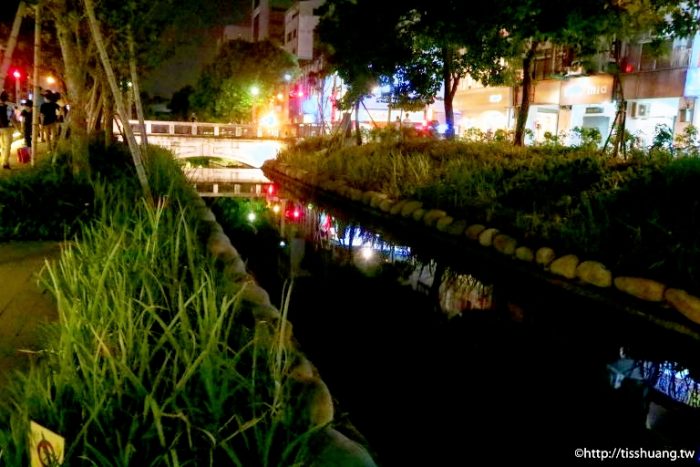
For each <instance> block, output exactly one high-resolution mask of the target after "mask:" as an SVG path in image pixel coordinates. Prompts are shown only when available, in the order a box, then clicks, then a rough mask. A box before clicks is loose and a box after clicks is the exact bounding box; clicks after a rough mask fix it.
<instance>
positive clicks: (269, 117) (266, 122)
mask: <svg viewBox="0 0 700 467" xmlns="http://www.w3.org/2000/svg"><path fill="white" fill-rule="evenodd" d="M260 124H261V125H262V126H277V125H279V120H278V119H277V115H275V114H274V113H272V112H270V113H268V114H265V115H263V116H262V117H260Z"/></svg>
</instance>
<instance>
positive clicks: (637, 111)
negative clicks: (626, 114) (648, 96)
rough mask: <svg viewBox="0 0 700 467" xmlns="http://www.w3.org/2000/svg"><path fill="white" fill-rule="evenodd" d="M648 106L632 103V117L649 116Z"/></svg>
mask: <svg viewBox="0 0 700 467" xmlns="http://www.w3.org/2000/svg"><path fill="white" fill-rule="evenodd" d="M649 110H650V105H649V104H641V103H638V102H632V117H634V118H644V117H648V116H649Z"/></svg>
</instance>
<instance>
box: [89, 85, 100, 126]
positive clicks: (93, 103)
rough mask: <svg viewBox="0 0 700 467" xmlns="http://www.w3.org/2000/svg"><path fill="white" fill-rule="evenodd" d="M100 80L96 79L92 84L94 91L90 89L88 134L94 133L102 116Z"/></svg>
mask: <svg viewBox="0 0 700 467" xmlns="http://www.w3.org/2000/svg"><path fill="white" fill-rule="evenodd" d="M99 88H100V80H99V79H97V77H95V80H94V81H93V83H92V89H90V97H88V106H87V127H88V132H92V130H94V129H95V127H96V125H97V118H98V117H99V114H100V104H99V102H100V93H99Z"/></svg>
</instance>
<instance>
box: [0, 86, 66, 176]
mask: <svg viewBox="0 0 700 467" xmlns="http://www.w3.org/2000/svg"><path fill="white" fill-rule="evenodd" d="M41 97H42V98H43V99H42V100H43V102H42V103H41V105H40V106H39V124H40V125H41V127H40V132H39V136H40V139H41V140H42V141H45V142H46V143H47V144H48V148H49V151H50V152H54V151H55V150H56V143H57V140H58V138H59V136H60V133H61V123H62V122H63V121H64V120H65V117H66V113H67V110H68V109H67V106H61V105H59V104H58V101H59V100H60V99H61V95H60V94H59V93H57V92H52V91H50V90H47V91H45V92H44V93H43V94H41ZM21 105H22V109H21V110H17V109H15V108H14V106H13V105H12V104H11V103H10V102H9V99H8V95H7V92H5V91H3V92H2V93H0V162H1V163H2V168H3V169H9V168H10V148H11V146H12V133H13V132H14V130H15V128H17V129H20V128H21V130H22V133H23V136H24V143H25V145H26V147H28V148H31V147H32V121H33V116H34V113H33V105H34V102H33V101H32V100H31V99H26V100H23V101H22V103H21Z"/></svg>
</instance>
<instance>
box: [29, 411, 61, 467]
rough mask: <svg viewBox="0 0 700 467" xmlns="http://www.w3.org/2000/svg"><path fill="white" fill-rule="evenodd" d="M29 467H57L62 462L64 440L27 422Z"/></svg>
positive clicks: (35, 424) (41, 427)
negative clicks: (28, 430)
mask: <svg viewBox="0 0 700 467" xmlns="http://www.w3.org/2000/svg"><path fill="white" fill-rule="evenodd" d="M29 429H30V434H29V458H30V460H31V464H30V465H31V467H57V466H59V465H61V463H62V462H63V451H64V447H65V444H66V440H65V439H64V438H63V437H62V436H60V435H57V434H56V433H54V432H53V431H51V430H49V429H46V428H44V427H43V426H41V425H39V424H38V423H35V422H32V421H30V422H29Z"/></svg>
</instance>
